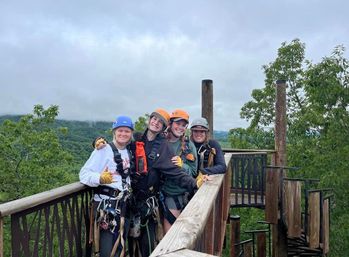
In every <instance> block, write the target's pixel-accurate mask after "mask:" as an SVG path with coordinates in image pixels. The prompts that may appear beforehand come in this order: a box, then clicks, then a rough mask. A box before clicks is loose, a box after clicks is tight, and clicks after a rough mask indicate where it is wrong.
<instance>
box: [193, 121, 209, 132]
mask: <svg viewBox="0 0 349 257" xmlns="http://www.w3.org/2000/svg"><path fill="white" fill-rule="evenodd" d="M196 126H201V127H204V128H206V129H207V130H209V129H210V127H209V125H208V122H207V120H206V119H205V118H197V119H195V120H193V121H192V123H191V125H190V129H193V128H194V127H196Z"/></svg>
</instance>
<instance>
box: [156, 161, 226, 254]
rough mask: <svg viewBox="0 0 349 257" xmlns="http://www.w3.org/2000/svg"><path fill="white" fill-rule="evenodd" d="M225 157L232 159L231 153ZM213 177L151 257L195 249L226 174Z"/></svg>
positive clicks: (193, 199)
mask: <svg viewBox="0 0 349 257" xmlns="http://www.w3.org/2000/svg"><path fill="white" fill-rule="evenodd" d="M225 158H226V160H230V158H231V155H230V154H226V155H225ZM227 164H229V163H227ZM211 177H212V180H211V181H208V182H206V183H204V184H203V186H202V187H201V188H200V189H199V190H198V192H197V193H196V194H195V195H194V197H193V198H192V199H191V201H190V202H189V204H188V205H187V206H186V207H185V209H184V210H183V212H182V213H181V214H180V216H179V217H178V218H177V220H176V222H175V223H174V224H173V225H172V227H171V229H170V230H169V231H168V232H167V234H166V235H165V237H164V238H163V239H162V240H161V242H160V243H159V245H158V246H157V247H156V248H155V250H154V251H153V253H152V254H151V257H155V256H162V255H165V254H169V253H172V252H176V251H178V250H181V249H193V248H194V247H195V245H197V243H198V242H197V241H198V240H199V239H200V237H201V236H202V233H203V231H204V228H205V226H206V224H207V221H208V218H209V215H210V213H211V211H212V210H213V207H214V205H215V201H216V198H217V195H218V193H219V192H220V188H221V186H222V185H223V180H224V178H225V175H213V176H211ZM213 218H215V217H213ZM219 234H220V232H219ZM214 236H215V237H216V236H217V235H214Z"/></svg>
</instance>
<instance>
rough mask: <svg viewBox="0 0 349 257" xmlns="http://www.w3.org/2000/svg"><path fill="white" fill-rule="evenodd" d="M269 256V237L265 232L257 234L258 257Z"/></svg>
mask: <svg viewBox="0 0 349 257" xmlns="http://www.w3.org/2000/svg"><path fill="white" fill-rule="evenodd" d="M266 256H267V235H266V233H265V232H258V233H257V257H266Z"/></svg>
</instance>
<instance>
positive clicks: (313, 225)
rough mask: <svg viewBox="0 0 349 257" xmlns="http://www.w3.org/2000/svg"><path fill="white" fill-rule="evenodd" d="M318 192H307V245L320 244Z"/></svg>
mask: <svg viewBox="0 0 349 257" xmlns="http://www.w3.org/2000/svg"><path fill="white" fill-rule="evenodd" d="M319 241H320V192H311V193H309V247H310V248H313V249H315V248H318V247H319V244H320V242H319Z"/></svg>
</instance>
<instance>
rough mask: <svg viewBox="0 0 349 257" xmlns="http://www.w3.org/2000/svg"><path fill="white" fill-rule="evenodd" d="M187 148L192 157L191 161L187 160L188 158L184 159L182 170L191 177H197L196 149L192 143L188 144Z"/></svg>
mask: <svg viewBox="0 0 349 257" xmlns="http://www.w3.org/2000/svg"><path fill="white" fill-rule="evenodd" d="M189 148H190V151H191V153H190V154H192V155H193V160H188V158H185V157H184V158H185V159H184V160H183V167H182V168H183V169H184V170H185V171H186V172H187V173H188V174H189V175H191V176H192V177H196V175H197V169H198V156H197V152H196V148H195V145H194V144H193V142H191V141H190V142H189Z"/></svg>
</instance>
